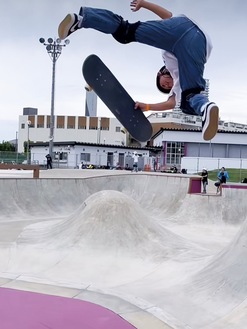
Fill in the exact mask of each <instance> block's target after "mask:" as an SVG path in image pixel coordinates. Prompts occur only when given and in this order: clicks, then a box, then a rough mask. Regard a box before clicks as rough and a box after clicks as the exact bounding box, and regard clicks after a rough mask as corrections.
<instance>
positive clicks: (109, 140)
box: [18, 115, 127, 153]
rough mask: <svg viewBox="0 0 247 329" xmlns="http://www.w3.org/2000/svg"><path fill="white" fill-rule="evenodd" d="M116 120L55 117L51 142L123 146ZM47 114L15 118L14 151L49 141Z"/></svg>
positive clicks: (122, 136) (120, 128)
mask: <svg viewBox="0 0 247 329" xmlns="http://www.w3.org/2000/svg"><path fill="white" fill-rule="evenodd" d="M122 128H123V127H122V125H121V123H120V122H119V121H118V120H117V119H116V118H103V117H102V118H101V117H86V116H62V115H61V116H59V115H58V116H55V122H54V142H66V141H77V142H86V143H99V144H113V145H126V138H127V135H126V134H124V133H123V132H122V130H123V129H122ZM49 134H50V116H49V115H21V116H19V132H18V152H20V153H22V152H24V142H27V141H28V140H29V141H30V142H49Z"/></svg>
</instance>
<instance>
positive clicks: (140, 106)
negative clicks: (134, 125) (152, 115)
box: [135, 102, 150, 112]
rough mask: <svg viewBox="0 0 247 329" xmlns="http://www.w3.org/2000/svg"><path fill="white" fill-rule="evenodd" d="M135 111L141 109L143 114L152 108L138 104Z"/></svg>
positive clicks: (144, 104)
mask: <svg viewBox="0 0 247 329" xmlns="http://www.w3.org/2000/svg"><path fill="white" fill-rule="evenodd" d="M135 109H140V110H142V112H145V111H148V110H149V109H150V106H149V105H148V104H146V103H141V102H136V103H135Z"/></svg>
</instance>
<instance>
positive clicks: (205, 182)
mask: <svg viewBox="0 0 247 329" xmlns="http://www.w3.org/2000/svg"><path fill="white" fill-rule="evenodd" d="M201 176H202V193H204V194H205V193H207V185H208V171H207V169H206V168H203V169H202V174H201Z"/></svg>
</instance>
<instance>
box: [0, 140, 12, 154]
mask: <svg viewBox="0 0 247 329" xmlns="http://www.w3.org/2000/svg"><path fill="white" fill-rule="evenodd" d="M0 151H7V152H15V145H13V144H11V143H10V142H5V141H2V143H0Z"/></svg>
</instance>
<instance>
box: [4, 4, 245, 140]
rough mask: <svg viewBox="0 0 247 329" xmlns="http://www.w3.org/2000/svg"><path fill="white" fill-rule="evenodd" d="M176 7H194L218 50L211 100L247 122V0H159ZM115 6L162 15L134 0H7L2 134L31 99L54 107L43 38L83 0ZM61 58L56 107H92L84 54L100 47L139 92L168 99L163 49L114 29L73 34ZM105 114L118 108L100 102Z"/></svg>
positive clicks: (210, 73)
mask: <svg viewBox="0 0 247 329" xmlns="http://www.w3.org/2000/svg"><path fill="white" fill-rule="evenodd" d="M155 2H156V3H157V4H160V5H162V6H165V7H166V8H167V9H169V10H170V11H172V12H173V14H174V15H176V14H182V13H183V14H187V15H188V16H189V17H191V18H193V19H194V20H195V21H197V22H198V23H199V25H201V26H202V27H203V28H204V30H205V31H207V32H208V34H209V35H210V37H211V39H212V41H213V46H214V48H213V51H212V53H211V57H210V59H209V61H208V63H207V65H206V68H205V78H207V79H209V80H210V100H211V101H215V102H216V103H217V104H218V105H219V107H220V117H221V119H223V120H226V121H227V120H231V121H235V122H242V123H247V81H246V76H247V43H246V31H247V19H246V13H247V1H244V0H227V1H226V0H224V1H223V0H216V1H215V0H207V1H205V0H167V1H164V0H155ZM82 4H83V5H84V6H92V7H98V8H107V9H110V10H112V11H114V12H116V13H118V14H120V15H121V16H123V17H124V18H126V19H128V20H129V21H131V22H134V21H136V20H148V19H155V18H156V16H154V14H152V13H150V12H148V11H145V10H140V11H139V12H136V13H133V12H132V11H131V10H130V6H129V4H130V2H129V1H128V0H107V1H105V0H104V1H103V0H84V1H80V0H72V1H71V0H63V1H62V0H8V1H5V0H0V27H1V32H2V33H1V44H0V47H1V66H0V109H1V111H0V141H2V140H10V139H14V138H15V135H16V131H17V130H18V117H19V115H22V111H23V107H35V108H38V114H40V115H42V114H44V115H49V114H50V108H51V105H50V104H51V77H52V61H51V59H50V58H49V56H48V54H47V52H46V49H45V47H44V46H43V45H42V44H41V43H39V38H40V37H44V38H45V39H47V38H49V37H52V38H54V37H57V26H58V24H59V22H60V21H61V20H62V19H63V18H64V16H65V15H66V14H67V13H69V12H78V10H79V7H80V6H81V5H82ZM69 39H70V44H69V45H68V46H67V47H65V48H63V52H62V55H61V56H60V58H59V59H58V61H57V65H56V93H55V115H84V114H85V111H84V105H85V90H84V85H85V81H84V79H83V76H82V74H81V67H82V63H83V61H84V59H85V58H86V57H87V56H88V55H89V54H92V53H94V54H97V55H98V56H99V57H101V59H102V60H103V61H104V62H105V63H106V64H107V65H108V67H109V68H110V69H111V70H112V71H113V73H114V74H115V75H116V77H117V78H118V79H119V80H120V81H121V83H122V84H123V86H124V87H125V88H126V89H127V90H128V92H129V93H130V95H131V96H132V97H133V99H134V100H136V101H137V100H138V101H143V102H148V103H154V102H160V101H162V100H164V99H166V96H165V95H162V94H161V93H160V92H159V91H158V90H157V89H156V87H155V77H156V71H158V69H159V68H160V67H161V66H162V59H161V51H160V50H159V49H155V48H152V47H148V46H145V45H141V44H137V43H135V44H129V45H121V44H119V43H117V42H116V41H115V40H114V39H113V38H112V37H111V36H110V35H104V34H102V33H99V32H97V31H93V30H83V29H82V30H80V31H78V32H76V33H74V34H72V35H71V36H70V37H69ZM98 115H99V116H112V114H111V112H109V110H108V109H107V108H106V107H105V106H104V105H103V104H102V103H101V102H98Z"/></svg>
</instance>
